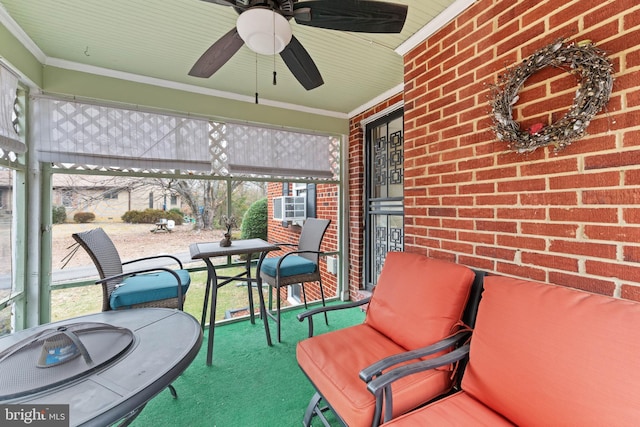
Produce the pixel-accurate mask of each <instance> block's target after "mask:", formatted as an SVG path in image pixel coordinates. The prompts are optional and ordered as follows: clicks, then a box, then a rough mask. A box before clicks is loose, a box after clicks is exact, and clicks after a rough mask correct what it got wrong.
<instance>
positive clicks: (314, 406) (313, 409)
mask: <svg viewBox="0 0 640 427" xmlns="http://www.w3.org/2000/svg"><path fill="white" fill-rule="evenodd" d="M321 400H322V396H320V393H318V392H316V394H314V395H313V397H312V398H311V400H310V401H309V404H308V405H307V410H306V411H305V412H304V418H303V419H302V425H303V426H304V427H311V419H312V418H313V416H314V415H317V416H318V418H320V421H321V422H322V424H323V425H324V426H325V427H331V425H330V424H329V422H328V421H327V419H326V418H325V416H324V414H323V413H322V409H321V408H320V406H319V405H320V401H321ZM327 409H328V408H327Z"/></svg>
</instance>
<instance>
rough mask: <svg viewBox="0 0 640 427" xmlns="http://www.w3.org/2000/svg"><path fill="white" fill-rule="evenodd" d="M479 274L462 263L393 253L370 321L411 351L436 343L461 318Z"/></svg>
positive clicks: (372, 305) (374, 299) (373, 300)
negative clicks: (476, 276) (476, 274)
mask: <svg viewBox="0 0 640 427" xmlns="http://www.w3.org/2000/svg"><path fill="white" fill-rule="evenodd" d="M474 278H475V273H474V272H473V271H472V270H471V269H469V268H467V267H465V266H463V265H459V264H453V263H450V262H446V261H440V260H437V259H432V258H428V257H426V256H423V255H418V254H412V253H405V252H389V253H388V254H387V258H386V260H385V262H384V267H383V268H382V272H381V274H380V277H379V278H378V284H377V285H376V287H375V290H374V294H373V297H372V298H371V302H370V303H369V308H368V310H367V318H366V320H365V322H366V323H367V324H368V325H369V326H371V327H372V328H374V329H376V330H378V331H379V332H380V333H381V334H383V335H385V336H387V337H389V338H391V339H392V340H393V341H394V342H395V343H397V344H398V345H400V346H402V347H404V348H406V349H414V348H420V347H424V346H426V345H429V344H432V343H434V342H436V341H439V340H441V339H442V338H443V337H446V336H447V335H449V334H451V332H452V328H453V326H454V325H455V324H456V323H457V322H459V321H460V319H461V318H462V313H463V311H464V308H465V305H466V303H467V299H468V298H469V293H470V292H471V284H472V283H473V279H474Z"/></svg>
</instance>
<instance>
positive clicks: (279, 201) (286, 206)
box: [273, 196, 307, 221]
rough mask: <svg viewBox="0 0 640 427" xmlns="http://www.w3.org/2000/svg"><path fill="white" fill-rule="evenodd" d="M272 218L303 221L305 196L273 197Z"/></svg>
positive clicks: (305, 216) (305, 217)
mask: <svg viewBox="0 0 640 427" xmlns="http://www.w3.org/2000/svg"><path fill="white" fill-rule="evenodd" d="M273 219H275V220H278V221H303V220H305V219H307V198H306V196H280V197H274V198H273Z"/></svg>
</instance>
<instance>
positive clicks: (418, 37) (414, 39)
mask: <svg viewBox="0 0 640 427" xmlns="http://www.w3.org/2000/svg"><path fill="white" fill-rule="evenodd" d="M476 1H477V0H456V1H455V2H454V3H452V4H451V5H450V6H449V7H447V8H446V9H445V10H443V11H442V13H440V14H438V16H436V17H435V18H433V19H432V20H431V21H429V23H428V24H427V25H425V26H424V27H422V28H421V29H420V30H419V31H417V32H416V33H415V34H414V35H412V36H411V37H409V38H408V39H407V40H406V41H405V42H404V43H402V44H401V45H400V46H398V47H397V48H396V50H395V51H396V53H397V54H398V55H401V56H404V55H406V54H407V53H409V52H410V51H411V50H412V49H413V48H414V47H416V46H418V45H419V44H420V43H422V42H424V41H425V40H427V39H428V38H429V36H431V35H432V34H433V33H435V32H436V31H438V30H439V29H441V28H442V27H444V26H445V25H447V24H448V23H449V22H451V20H453V19H455V18H456V17H457V16H458V15H460V14H461V13H462V12H464V11H465V10H466V9H467V8H468V7H469V6H471V5H472V4H473V3H475V2H476Z"/></svg>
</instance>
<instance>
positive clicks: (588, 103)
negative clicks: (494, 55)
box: [490, 39, 613, 153]
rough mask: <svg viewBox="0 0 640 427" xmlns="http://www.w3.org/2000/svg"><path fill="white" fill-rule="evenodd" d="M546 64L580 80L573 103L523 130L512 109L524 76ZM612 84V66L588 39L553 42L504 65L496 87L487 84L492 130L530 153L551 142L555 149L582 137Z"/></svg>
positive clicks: (604, 100)
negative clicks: (558, 114)
mask: <svg viewBox="0 0 640 427" xmlns="http://www.w3.org/2000/svg"><path fill="white" fill-rule="evenodd" d="M545 67H557V68H561V69H563V70H565V71H567V72H569V73H571V74H573V75H575V76H576V78H577V79H578V89H577V90H576V94H575V98H574V99H573V105H572V106H571V108H570V109H569V111H567V113H566V114H565V115H564V116H563V117H562V118H561V119H559V120H557V121H556V122H554V123H552V124H550V125H545V124H544V123H536V124H534V125H533V126H531V127H530V128H528V129H525V130H521V129H520V125H519V124H518V123H517V122H516V121H514V120H513V111H512V108H513V106H514V105H515V104H516V102H518V99H519V96H518V92H519V91H520V89H521V88H522V85H523V84H524V82H525V80H527V79H528V78H529V77H530V76H531V75H533V74H534V73H536V72H537V71H539V70H541V69H542V68H545ZM612 87H613V66H612V64H611V62H609V60H608V59H607V57H606V55H605V53H604V52H603V51H602V50H600V49H598V48H597V47H595V46H594V45H593V44H591V42H589V41H586V42H582V43H578V44H575V43H570V44H568V43H566V41H565V40H564V39H559V40H556V41H555V42H553V43H551V44H550V45H548V46H546V47H543V48H542V49H539V50H538V51H536V52H535V53H533V55H531V56H530V57H529V58H527V59H525V60H524V61H523V62H522V64H520V65H519V66H517V67H514V68H509V69H507V72H506V73H505V74H504V75H502V76H499V82H498V84H497V85H492V86H491V101H490V106H491V113H490V114H491V119H492V121H493V130H494V132H495V134H496V137H497V138H498V139H499V140H500V141H506V142H508V143H509V148H510V149H511V150H512V151H515V152H518V153H526V152H530V151H534V150H535V149H536V148H538V147H545V146H548V145H553V146H554V147H555V151H559V150H561V149H563V148H564V147H566V146H567V145H569V144H571V143H572V142H573V141H575V140H577V139H580V138H582V137H583V136H584V135H585V133H586V129H587V126H589V123H590V122H591V119H592V118H593V117H594V116H595V115H596V114H597V113H598V112H599V111H600V110H601V109H602V108H603V107H604V106H605V105H606V104H607V102H608V101H609V96H610V95H611V89H612Z"/></svg>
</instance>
